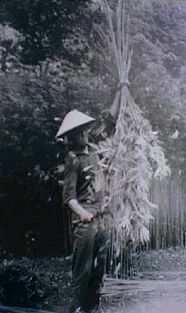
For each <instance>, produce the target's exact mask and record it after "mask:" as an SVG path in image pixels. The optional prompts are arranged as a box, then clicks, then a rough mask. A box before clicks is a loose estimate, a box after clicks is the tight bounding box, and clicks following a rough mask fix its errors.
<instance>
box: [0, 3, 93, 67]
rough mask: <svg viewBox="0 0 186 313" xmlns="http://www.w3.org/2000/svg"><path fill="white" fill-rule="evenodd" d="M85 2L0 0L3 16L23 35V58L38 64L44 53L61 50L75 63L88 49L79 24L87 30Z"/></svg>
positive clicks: (55, 54) (58, 54)
mask: <svg viewBox="0 0 186 313" xmlns="http://www.w3.org/2000/svg"><path fill="white" fill-rule="evenodd" d="M86 2H88V1H83V0H76V1H68V0H65V1H61V0H52V1H49V2H48V1H42V0H39V1H38V0H34V1H31V0H26V1H24V3H23V2H22V1H20V0H16V1H15V0H11V1H8V2H7V1H2V8H3V12H4V14H2V20H5V21H6V22H7V21H8V22H9V23H10V24H11V26H12V27H14V28H15V29H17V30H18V31H20V32H21V33H22V34H23V35H24V41H23V43H22V47H23V51H22V61H23V62H24V63H29V64H38V62H39V61H43V60H45V59H46V58H47V57H57V56H58V57H59V56H61V54H62V55H63V56H65V57H66V58H67V57H68V58H69V59H70V60H71V61H72V60H73V58H74V61H75V63H76V64H77V63H78V62H79V61H80V59H81V58H82V57H83V55H84V54H85V53H86V52H87V51H85V42H86V40H84V39H83V36H82V30H83V28H82V27H81V24H80V23H82V22H83V23H86V30H87V32H88V28H89V27H88V19H86V18H85V12H86ZM15 12H16V13H15ZM82 17H83V18H82ZM75 29H76V32H75V31H74V30H75ZM84 31H85V28H84ZM75 47H76V48H75ZM73 50H74V51H73Z"/></svg>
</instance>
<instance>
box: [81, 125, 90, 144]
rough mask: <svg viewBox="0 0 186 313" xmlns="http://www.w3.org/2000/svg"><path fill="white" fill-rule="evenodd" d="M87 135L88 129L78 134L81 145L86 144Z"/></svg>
mask: <svg viewBox="0 0 186 313" xmlns="http://www.w3.org/2000/svg"><path fill="white" fill-rule="evenodd" d="M88 137H89V130H88V129H86V130H83V131H82V132H81V133H80V134H79V141H80V142H81V144H83V145H85V146H86V145H87V144H88Z"/></svg>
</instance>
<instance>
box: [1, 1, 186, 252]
mask: <svg viewBox="0 0 186 313" xmlns="http://www.w3.org/2000/svg"><path fill="white" fill-rule="evenodd" d="M100 2H101V1H99V0H94V1H93V0H87V1H83V0H82V1H81V0H73V1H69V0H66V1H61V0H51V1H42V0H34V1H31V0H26V1H24V3H23V2H22V1H21V0H10V1H8V2H7V1H3V0H2V1H1V12H0V78H1V79H0V90H1V92H0V114H1V115H0V116H1V128H0V137H1V146H0V177H1V190H0V199H1V201H0V206H1V209H0V215H1V216H0V221H1V222H0V248H1V254H2V256H3V255H7V254H9V255H10V254H13V255H17V256H20V255H26V256H48V255H62V254H68V253H69V251H70V247H71V244H70V242H71V240H70V231H69V227H70V226H69V217H68V215H67V212H66V211H65V210H64V208H63V206H62V196H61V188H62V187H61V185H62V179H63V169H64V161H65V148H64V147H63V146H60V145H59V144H58V143H56V141H55V134H56V131H57V129H58V127H59V124H60V121H61V119H62V118H63V117H64V115H65V114H66V113H67V112H68V111H69V110H70V109H72V108H77V109H80V110H82V111H83V112H85V113H86V112H88V113H89V114H91V115H93V116H95V117H96V118H97V119H98V122H99V119H100V116H101V114H102V111H103V110H104V109H105V108H109V107H110V105H111V104H112V95H113V90H114V88H115V86H114V84H113V81H112V79H111V78H110V76H109V75H108V73H106V72H105V70H104V67H103V66H102V63H101V61H100V59H99V58H98V56H97V53H96V40H97V38H96V34H95V32H94V24H95V23H96V24H104V17H103V16H102V14H101V11H100ZM126 11H127V13H128V14H129V17H130V36H131V40H132V43H133V49H134V56H133V63H132V67H131V72H130V77H129V78H130V90H131V93H132V96H133V98H134V100H135V102H136V103H137V104H138V105H139V106H140V108H141V109H142V111H143V113H144V116H145V117H146V118H147V119H148V120H149V121H150V123H151V125H152V127H153V130H154V131H157V132H158V134H159V137H160V139H161V142H162V145H163V148H164V151H165V155H166V157H167V159H168V161H169V165H170V168H171V172H172V174H171V176H170V177H169V178H167V179H166V180H165V181H163V182H161V183H159V182H156V181H153V182H152V186H151V192H150V197H151V198H152V199H153V201H154V202H157V203H158V204H159V206H160V210H159V211H157V212H156V216H155V221H154V222H153V225H151V235H152V236H151V238H152V239H151V246H152V247H156V248H159V247H167V246H171V245H178V244H179V245H182V246H185V227H186V224H185V223H186V214H185V204H186V196H185V193H184V190H185V186H186V172H185V168H186V148H185V140H186V132H185V130H186V84H185V83H186V59H185V56H186V4H185V1H181V0H179V1H173V0H172V1H171V0H170V1H169V0H164V1H159V0H155V1H147V0H134V1H128V0H126ZM160 222H161V223H160ZM175 229H176V231H175Z"/></svg>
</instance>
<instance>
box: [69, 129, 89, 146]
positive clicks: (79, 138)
mask: <svg viewBox="0 0 186 313" xmlns="http://www.w3.org/2000/svg"><path fill="white" fill-rule="evenodd" d="M89 132H90V130H89V129H85V130H81V131H78V129H76V130H74V131H73V133H71V135H70V136H69V137H68V143H69V144H70V145H72V146H74V148H80V149H84V148H85V147H86V145H87V144H88V137H89Z"/></svg>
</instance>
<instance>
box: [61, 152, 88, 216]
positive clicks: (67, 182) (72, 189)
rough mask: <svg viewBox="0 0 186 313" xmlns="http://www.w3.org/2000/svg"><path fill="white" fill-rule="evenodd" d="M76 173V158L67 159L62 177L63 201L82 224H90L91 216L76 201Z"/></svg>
mask: <svg viewBox="0 0 186 313" xmlns="http://www.w3.org/2000/svg"><path fill="white" fill-rule="evenodd" d="M78 172H79V161H78V158H77V157H76V156H72V157H69V159H68V162H67V164H66V170H65V177H64V185H63V201H64V203H65V204H66V205H67V206H68V207H69V208H70V209H71V210H72V211H73V212H74V213H75V214H77V215H78V216H79V218H80V220H81V221H82V222H90V221H91V220H92V218H93V215H92V214H91V213H90V212H88V211H87V210H85V209H84V208H83V207H82V206H81V204H80V203H79V202H78V200H77V195H76V187H77V180H78V179H77V176H78Z"/></svg>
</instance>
